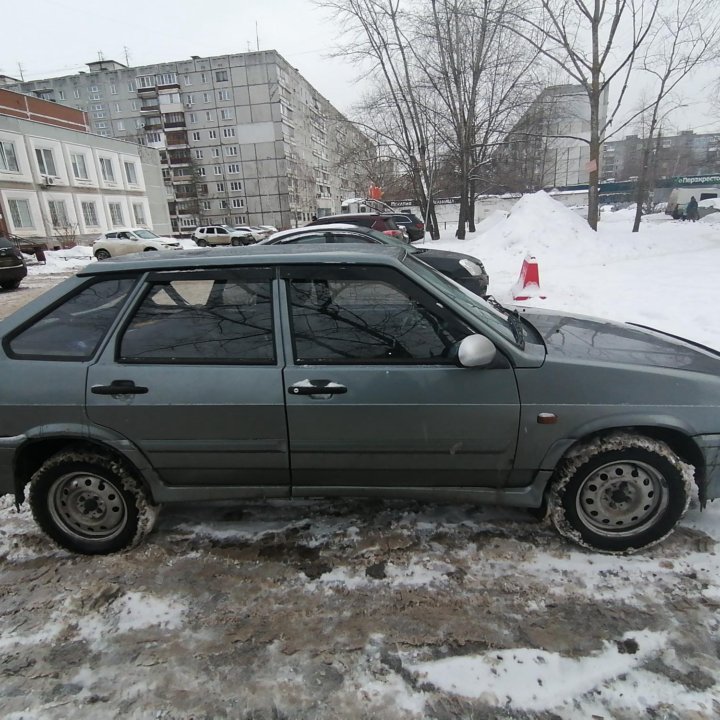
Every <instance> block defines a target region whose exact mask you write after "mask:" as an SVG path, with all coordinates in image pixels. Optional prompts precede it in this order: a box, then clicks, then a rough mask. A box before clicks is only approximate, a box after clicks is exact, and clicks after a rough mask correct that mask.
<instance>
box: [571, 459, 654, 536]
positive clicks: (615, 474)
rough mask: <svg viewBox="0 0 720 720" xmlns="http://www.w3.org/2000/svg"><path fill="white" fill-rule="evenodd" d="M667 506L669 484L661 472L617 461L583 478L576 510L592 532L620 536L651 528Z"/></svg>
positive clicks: (645, 465) (628, 462)
mask: <svg viewBox="0 0 720 720" xmlns="http://www.w3.org/2000/svg"><path fill="white" fill-rule="evenodd" d="M667 504H668V485H667V481H666V480H665V478H664V477H663V475H662V473H660V472H659V471H658V470H657V469H656V468H654V467H652V466H651V465H647V464H646V463H642V462H636V461H633V462H630V461H620V462H618V461H616V462H611V463H608V464H607V465H603V466H601V467H599V468H598V469H597V470H594V471H593V472H592V473H591V474H590V475H588V476H587V477H586V478H585V480H584V481H583V482H582V484H581V485H580V488H579V490H578V493H577V495H576V501H575V509H576V510H577V514H578V517H579V519H580V520H581V521H582V522H583V523H584V524H585V525H586V526H587V527H589V528H592V530H593V531H594V532H596V533H598V534H600V535H605V536H606V537H623V536H627V535H637V534H638V533H641V532H643V531H644V530H645V529H647V528H649V527H651V526H652V525H653V524H654V523H655V521H656V520H657V518H658V517H659V516H660V515H662V513H663V511H664V510H665V508H666V507H667Z"/></svg>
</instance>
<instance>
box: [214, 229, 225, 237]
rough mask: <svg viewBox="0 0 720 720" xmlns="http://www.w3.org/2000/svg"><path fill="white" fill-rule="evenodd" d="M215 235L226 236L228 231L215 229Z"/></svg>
mask: <svg viewBox="0 0 720 720" xmlns="http://www.w3.org/2000/svg"><path fill="white" fill-rule="evenodd" d="M215 233H216V234H217V235H227V234H228V231H227V230H226V229H225V228H217V229H216V230H215Z"/></svg>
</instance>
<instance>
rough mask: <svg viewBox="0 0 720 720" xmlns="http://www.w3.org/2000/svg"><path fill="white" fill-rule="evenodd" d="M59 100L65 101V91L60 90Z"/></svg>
mask: <svg viewBox="0 0 720 720" xmlns="http://www.w3.org/2000/svg"><path fill="white" fill-rule="evenodd" d="M58 98H60V100H64V99H65V91H64V90H58Z"/></svg>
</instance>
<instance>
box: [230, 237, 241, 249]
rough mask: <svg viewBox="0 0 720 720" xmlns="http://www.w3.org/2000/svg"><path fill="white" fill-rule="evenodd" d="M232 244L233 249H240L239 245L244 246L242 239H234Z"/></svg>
mask: <svg viewBox="0 0 720 720" xmlns="http://www.w3.org/2000/svg"><path fill="white" fill-rule="evenodd" d="M230 243H231V244H232V245H233V247H238V245H242V240H240V238H233V239H232V240H231V241H230Z"/></svg>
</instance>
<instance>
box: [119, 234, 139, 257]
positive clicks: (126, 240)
mask: <svg viewBox="0 0 720 720" xmlns="http://www.w3.org/2000/svg"><path fill="white" fill-rule="evenodd" d="M115 242H116V243H117V247H118V252H117V253H115V254H116V255H127V254H128V253H134V252H137V250H138V243H137V239H136V238H134V237H132V236H131V235H130V233H128V232H119V233H118V234H117V240H116V241H115Z"/></svg>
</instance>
